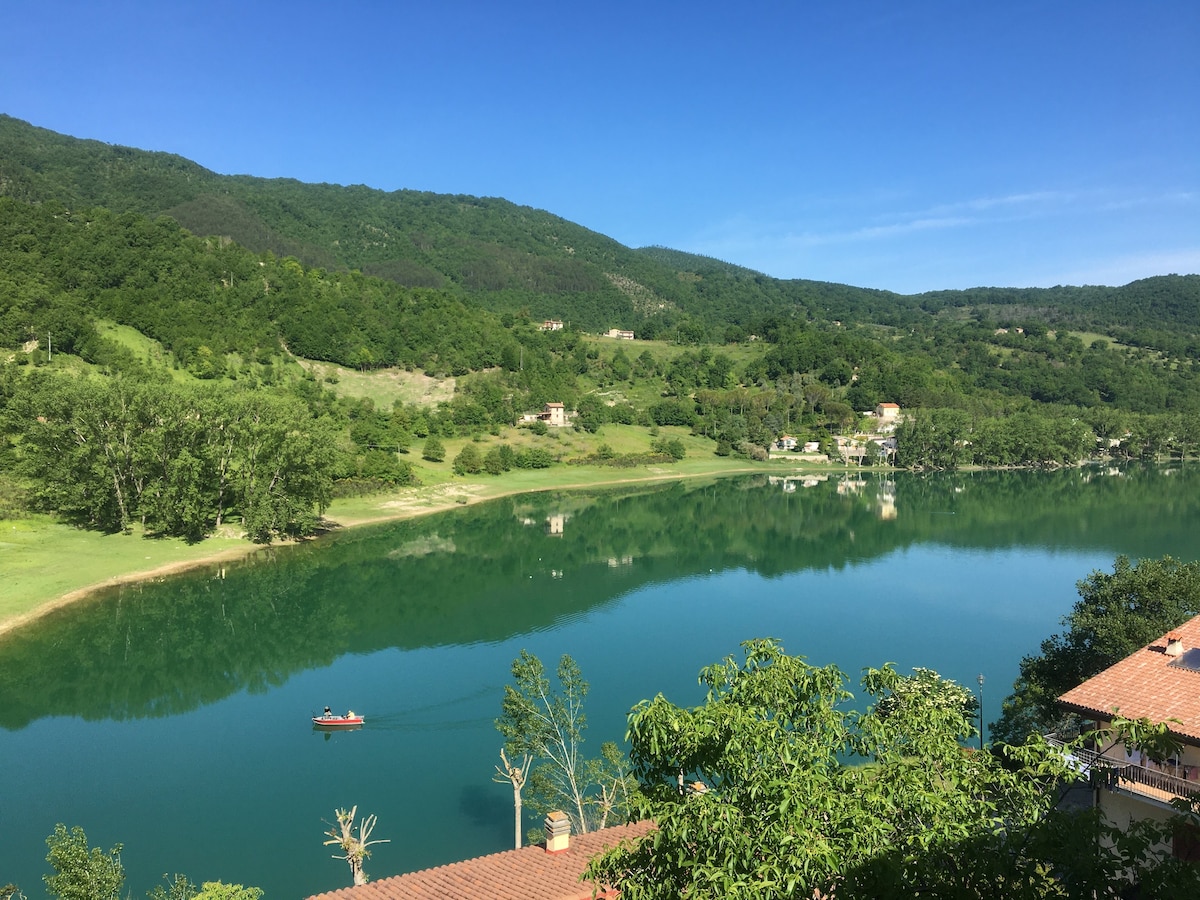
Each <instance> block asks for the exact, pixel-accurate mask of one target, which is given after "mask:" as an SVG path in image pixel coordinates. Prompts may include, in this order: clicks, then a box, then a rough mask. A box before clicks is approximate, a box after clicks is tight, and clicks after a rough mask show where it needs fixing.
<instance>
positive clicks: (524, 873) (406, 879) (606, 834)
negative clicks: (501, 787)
mask: <svg viewBox="0 0 1200 900" xmlns="http://www.w3.org/2000/svg"><path fill="white" fill-rule="evenodd" d="M652 825H653V823H652V822H634V823H632V824H629V825H617V826H614V827H612V828H605V829H602V830H600V831H592V832H589V833H588V834H573V835H571V845H570V847H569V848H568V849H566V850H564V851H562V852H560V853H547V852H546V850H545V847H544V846H543V845H541V844H537V845H535V846H532V847H522V848H521V849H520V850H508V851H505V852H503V853H493V854H491V855H490V856H480V857H477V858H475V859H468V860H464V861H462V862H456V863H450V864H449V865H445V866H437V867H436V868H433V869H423V870H421V871H420V872H410V873H408V874H407V875H396V876H395V877H392V878H380V879H379V880H377V881H369V882H367V883H366V884H364V885H360V886H358V887H346V888H341V889H339V890H336V891H328V892H326V893H324V894H316V895H315V896H313V897H310V898H309V900H591V898H592V883H591V882H590V881H581V880H580V878H581V877H582V875H583V871H584V869H585V868H587V863H588V860H589V859H591V858H592V857H593V856H595V855H596V854H597V853H599V852H600V851H601V850H605V849H607V848H609V847H614V846H616V845H617V844H619V843H620V842H621V841H623V840H633V839H634V838H637V837H640V836H641V835H643V834H645V833H646V832H647V831H649V830H650V828H651V827H652ZM601 896H604V895H603V894H601Z"/></svg>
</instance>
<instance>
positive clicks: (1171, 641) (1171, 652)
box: [1163, 634, 1183, 656]
mask: <svg viewBox="0 0 1200 900" xmlns="http://www.w3.org/2000/svg"><path fill="white" fill-rule="evenodd" d="M1163 652H1164V653H1166V654H1167V656H1183V639H1182V638H1181V637H1179V635H1177V634H1169V635H1167V649H1166V650H1165V651H1163Z"/></svg>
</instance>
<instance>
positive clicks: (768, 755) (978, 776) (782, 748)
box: [589, 640, 1200, 900]
mask: <svg viewBox="0 0 1200 900" xmlns="http://www.w3.org/2000/svg"><path fill="white" fill-rule="evenodd" d="M743 647H744V650H745V660H744V662H739V661H737V660H735V659H734V658H732V657H727V658H726V659H725V660H723V661H722V662H719V663H717V664H715V665H712V666H709V667H708V668H706V669H704V670H703V671H702V673H701V676H700V681H701V683H702V684H704V685H706V686H707V688H708V695H707V698H706V700H705V702H704V703H703V704H701V705H700V706H697V707H694V708H690V709H688V708H682V707H679V706H676V705H675V704H673V703H671V702H670V701H668V700H667V699H666V698H664V697H663V696H662V695H659V696H657V697H655V698H654V699H653V700H650V701H643V702H642V703H640V704H639V705H638V706H637V707H635V708H634V710H633V711H632V712H631V714H630V717H629V735H628V737H629V741H630V744H631V750H630V757H631V761H632V764H633V768H634V771H635V773H636V775H637V777H638V779H639V781H640V783H641V786H642V792H643V793H642V796H641V798H640V801H639V802H640V808H639V809H638V811H637V812H638V813H639V814H640V815H641V816H642V817H645V818H652V819H653V820H654V821H655V823H656V825H657V828H656V830H655V831H653V832H651V833H650V834H649V835H647V836H646V837H645V838H643V839H641V840H640V841H639V842H638V843H636V844H635V845H632V846H623V847H619V848H616V849H614V850H611V851H609V852H608V853H606V854H604V855H603V856H601V857H598V858H597V859H596V860H594V861H593V862H592V864H591V867H590V869H589V877H590V878H592V879H594V880H595V881H597V882H603V883H608V884H612V885H615V886H617V887H618V888H619V889H620V891H621V896H622V897H623V898H625V900H644V898H678V897H694V898H699V897H714V898H715V897H721V898H750V897H754V898H761V897H797V898H800V897H803V898H812V897H818V896H826V897H837V898H846V897H852V898H859V897H915V896H921V897H995V896H1005V897H1010V898H1022V897H1083V896H1087V897H1093V896H1115V895H1116V894H1115V892H1116V891H1117V890H1118V889H1119V888H1122V887H1126V888H1127V887H1129V885H1130V881H1129V880H1127V879H1128V878H1130V877H1132V878H1133V879H1134V880H1136V881H1137V882H1140V884H1141V885H1142V889H1143V890H1149V891H1150V893H1149V894H1148V896H1164V895H1166V894H1165V892H1166V891H1167V890H1178V889H1184V890H1186V889H1188V888H1190V889H1191V890H1193V891H1194V890H1195V889H1196V887H1197V886H1200V876H1198V874H1197V872H1196V871H1195V870H1194V869H1191V868H1188V867H1187V866H1186V865H1185V864H1181V863H1179V862H1178V861H1176V860H1174V859H1173V858H1172V857H1171V856H1170V841H1169V837H1170V834H1171V831H1170V830H1169V829H1170V826H1160V825H1151V824H1148V823H1146V824H1139V825H1137V826H1136V827H1133V828H1131V829H1129V830H1128V831H1126V832H1121V831H1120V830H1118V829H1115V828H1113V827H1111V826H1109V825H1106V824H1105V823H1104V822H1102V821H1101V820H1100V819H1099V818H1098V815H1097V814H1096V813H1094V812H1085V813H1068V812H1063V811H1059V810H1057V809H1056V804H1057V801H1058V799H1059V796H1060V791H1059V788H1060V786H1061V785H1062V784H1064V782H1066V781H1067V780H1068V778H1069V776H1070V775H1071V773H1070V771H1069V769H1068V767H1067V760H1066V758H1065V757H1064V755H1063V753H1062V752H1061V750H1055V749H1052V748H1050V747H1049V746H1048V745H1046V744H1045V743H1044V742H1043V741H1041V740H1040V738H1035V739H1034V741H1032V742H1031V743H1029V744H1028V745H1024V746H1020V747H1011V748H1005V753H1006V755H1005V756H1004V757H1001V756H998V755H995V754H993V753H989V752H976V751H973V750H971V749H969V748H968V747H967V746H966V745H967V744H968V743H969V742H970V739H971V738H972V737H973V736H976V735H977V734H978V732H977V730H976V728H975V724H974V722H975V716H976V712H977V707H976V704H975V701H974V698H973V696H972V695H971V693H970V691H968V690H967V689H966V688H964V687H962V686H961V685H958V684H955V683H954V682H951V681H947V680H945V679H942V678H940V677H939V676H938V675H937V674H936V673H934V672H932V671H929V670H923V669H918V670H916V671H915V672H914V673H913V674H912V675H907V676H906V675H901V674H899V673H898V672H896V671H895V670H894V669H893V668H892V667H891V666H884V667H883V668H880V669H868V670H866V671H865V672H864V674H863V677H862V688H863V692H864V696H863V697H860V698H855V697H854V696H853V695H852V694H851V693H850V691H849V690H848V689H847V677H846V675H844V674H843V673H842V672H841V671H839V670H838V669H837V668H836V667H834V666H826V667H823V668H821V667H815V666H812V665H809V664H808V663H806V662H805V661H804V660H803V659H802V658H800V657H796V656H788V655H787V654H786V653H784V651H783V649H782V647H780V646H779V645H778V644H777V643H776V642H774V641H771V640H757V641H750V642H747V643H745V644H744V645H743ZM1125 727H1127V728H1130V729H1133V730H1135V731H1137V739H1139V740H1144V741H1148V740H1151V739H1152V736H1153V735H1155V734H1158V735H1161V734H1163V733H1164V732H1163V731H1162V730H1161V729H1159V730H1157V731H1156V730H1155V729H1152V728H1149V727H1148V726H1147V723H1125ZM1100 739H1107V740H1112V739H1113V736H1112V735H1107V736H1100ZM1180 815H1184V813H1183V812H1182V811H1181V812H1180ZM1190 815H1191V816H1192V819H1193V821H1194V819H1195V816H1194V813H1191V814H1190ZM1164 840H1165V841H1166V842H1165V845H1164V844H1163V843H1162V841H1164ZM1102 847H1108V848H1111V849H1108V850H1101V849H1100V848H1102Z"/></svg>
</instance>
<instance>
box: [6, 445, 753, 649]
mask: <svg viewBox="0 0 1200 900" xmlns="http://www.w3.org/2000/svg"><path fill="white" fill-rule="evenodd" d="M762 471H763V469H761V468H745V469H740V468H739V469H722V470H720V471H714V472H687V473H672V472H669V471H666V470H664V471H662V472H659V473H655V474H651V475H645V476H642V477H638V478H621V479H615V480H613V481H604V482H588V483H583V484H562V485H552V486H547V487H539V488H535V489H532V490H529V489H521V488H514V489H512V490H500V491H493V490H491V489H490V488H491V487H492V485H485V484H478V483H467V484H462V485H442V486H441V487H440V488H438V489H436V490H435V491H434V492H433V493H432V494H424V495H416V494H411V495H399V496H392V497H390V498H388V499H382V498H381V503H380V507H379V510H380V511H379V515H375V516H358V517H353V518H351V517H342V518H339V519H336V520H332V519H331V520H327V524H328V531H343V530H345V529H347V528H358V527H361V526H364V525H380V524H383V523H386V522H395V521H401V520H404V519H415V518H418V517H420V516H426V515H431V514H433V513H439V512H447V511H448V510H452V509H460V508H462V507H463V506H471V505H474V504H476V503H482V502H485V501H488V500H499V499H501V498H503V497H511V496H514V495H516V494H528V493H542V492H545V491H560V490H561V491H567V490H582V489H588V488H598V489H599V488H605V487H610V486H612V487H617V486H620V485H623V484H637V483H643V482H654V481H681V480H685V479H692V478H712V477H721V476H724V475H745V474H749V473H754V472H762ZM294 543H296V542H295V541H279V542H276V543H275V544H273V545H271V546H274V547H286V546H289V545H291V544H294ZM264 549H266V548H265V547H264V545H262V544H252V543H249V542H247V543H246V545H245V546H244V547H232V548H225V549H223V550H218V551H216V552H214V553H212V554H210V555H207V556H202V557H196V558H193V559H187V560H178V561H176V562H170V563H166V564H164V565H161V566H156V567H154V568H152V569H144V570H141V571H136V572H128V573H122V574H120V575H114V576H113V577H111V578H106V579H104V580H103V581H99V582H96V583H94V584H90V585H86V586H84V587H81V588H77V589H75V590H73V591H70V592H69V593H66V594H63V595H62V596H60V597H57V598H55V599H53V600H48V601H46V602H45V603H42V604H39V605H38V606H36V607H34V608H33V609H31V610H28V611H27V612H24V613H20V614H19V615H16V616H10V617H9V618H7V619H4V620H2V621H0V636H3V635H4V634H6V633H8V632H11V631H15V630H17V629H19V628H22V627H24V626H26V625H28V624H29V623H31V622H34V621H36V620H37V619H40V618H42V617H43V616H45V615H48V614H49V613H52V612H54V611H55V610H58V609H62V608H63V607H66V606H70V605H71V604H73V603H78V602H80V601H82V600H86V599H88V598H89V597H91V596H92V595H94V594H96V593H97V592H98V591H102V590H104V589H105V588H110V587H115V586H117V585H122V584H135V583H137V582H139V581H151V580H153V579H155V578H163V577H165V576H168V575H177V574H179V573H180V572H186V571H188V570H190V569H199V568H203V567H205V566H211V565H213V564H215V563H220V562H227V561H233V560H239V559H245V558H246V557H248V556H253V555H254V554H255V553H258V552H260V551H262V550H264Z"/></svg>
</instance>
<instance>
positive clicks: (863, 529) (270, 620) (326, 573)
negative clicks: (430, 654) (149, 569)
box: [0, 469, 1200, 728]
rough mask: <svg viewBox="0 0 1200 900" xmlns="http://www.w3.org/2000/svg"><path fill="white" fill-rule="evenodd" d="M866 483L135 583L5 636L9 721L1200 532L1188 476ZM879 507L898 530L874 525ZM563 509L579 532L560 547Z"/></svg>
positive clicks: (0, 662)
mask: <svg viewBox="0 0 1200 900" xmlns="http://www.w3.org/2000/svg"><path fill="white" fill-rule="evenodd" d="M855 477H856V478H858V476H855ZM863 480H864V481H865V484H862V485H860V486H854V487H853V489H850V490H843V491H841V492H839V491H838V479H837V478H832V479H830V480H828V481H825V482H820V483H817V484H815V485H812V486H811V487H796V488H794V489H786V490H785V489H784V487H783V485H781V484H779V483H771V482H770V481H769V480H768V478H766V477H765V476H762V477H758V476H756V477H750V478H737V479H718V480H714V481H711V482H707V483H702V484H697V483H688V482H677V483H670V484H662V485H655V486H647V487H640V488H638V489H635V490H610V491H605V492H588V493H556V492H549V493H544V494H536V495H526V496H522V497H517V498H510V499H507V500H500V501H496V502H493V503H489V504H485V505H481V506H477V507H472V508H470V509H464V510H458V511H455V512H453V513H450V514H445V515H439V516H435V517H430V518H425V519H421V520H416V521H412V522H404V523H397V524H394V525H388V526H380V527H375V528H369V529H361V530H354V531H349V532H345V533H342V534H338V535H334V536H331V537H330V538H329V539H328V540H323V541H320V542H315V543H313V544H309V545H306V546H302V547H298V548H290V549H286V550H275V551H272V552H266V553H263V554H259V555H257V556H255V557H253V558H251V559H250V560H248V561H247V562H245V563H243V564H241V565H235V566H228V565H226V566H224V568H221V569H218V568H213V569H212V570H208V571H202V572H197V573H192V574H189V575H186V576H181V577H177V578H172V579H168V580H163V581H159V582H153V583H148V584H142V585H135V586H129V587H124V588H121V589H118V590H115V591H114V592H113V593H111V594H110V595H108V596H106V597H103V598H101V599H98V600H96V601H94V602H89V603H86V604H82V605H79V606H77V607H74V608H70V609H66V610H62V611H60V612H58V613H56V614H55V615H53V616H51V617H49V618H47V619H45V620H43V621H40V622H38V623H35V624H34V625H32V626H30V627H27V628H25V629H23V630H21V631H18V632H16V633H15V634H13V635H11V636H9V637H8V638H7V639H6V640H4V641H3V642H2V643H0V689H2V690H3V692H4V696H5V697H6V698H7V702H6V704H5V706H4V707H3V709H0V724H2V725H3V726H4V727H7V728H15V727H21V726H23V725H25V724H27V723H28V722H30V721H32V720H34V719H36V718H38V717H41V716H47V715H78V716H82V717H84V718H106V717H113V718H129V717H139V716H156V715H168V714H172V713H177V712H182V711H186V710H189V709H193V708H196V707H197V706H200V705H203V704H206V703H209V702H213V701H216V700H220V699H222V698H224V697H226V696H229V695H230V694H232V693H234V692H236V691H238V690H242V689H246V690H250V691H262V690H266V689H268V688H270V687H271V686H273V685H278V684H281V683H282V682H283V681H284V680H286V679H287V678H288V677H290V676H292V675H293V674H295V673H297V672H299V671H303V670H305V669H309V668H313V667H318V666H325V665H328V664H329V663H331V662H332V661H333V660H335V659H336V658H337V657H338V656H340V655H342V654H344V653H348V652H358V653H362V652H369V651H372V650H376V649H380V648H385V647H399V648H416V647H428V646H437V645H444V644H461V643H471V642H475V641H499V640H504V639H506V638H508V637H511V636H513V635H516V634H521V633H526V632H529V631H532V630H537V629H544V628H547V627H550V626H551V625H552V624H553V623H554V622H555V621H556V620H558V619H559V618H560V617H564V616H572V615H576V614H578V613H579V612H581V611H584V610H587V609H590V608H593V607H596V606H599V605H602V604H605V603H608V602H611V601H612V600H613V599H614V598H616V597H618V596H620V595H622V594H624V593H626V592H628V591H630V590H634V589H636V588H638V587H641V586H643V585H646V584H649V583H653V582H661V581H672V580H675V579H680V578H686V577H691V576H695V575H697V574H701V573H705V574H706V573H708V572H709V571H710V570H711V571H714V572H720V571H723V570H728V569H746V570H750V571H753V572H756V573H758V574H761V575H763V576H766V577H772V576H778V575H782V574H784V573H788V572H795V571H800V570H806V569H817V570H827V569H839V568H842V567H845V566H848V565H854V564H856V563H859V562H863V561H869V560H872V559H876V558H879V557H881V556H883V555H885V554H888V553H891V552H893V551H895V550H897V549H901V548H904V547H907V546H911V545H914V544H920V543H928V542H938V543H943V544H947V545H953V546H959V547H980V548H992V547H996V546H1038V547H1047V548H1056V549H1093V550H1094V549H1100V550H1104V551H1111V552H1113V553H1116V552H1125V553H1129V554H1131V555H1134V556H1138V555H1154V556H1160V555H1162V553H1163V552H1164V550H1163V547H1164V546H1165V547H1170V546H1172V540H1171V536H1172V535H1178V534H1186V533H1188V530H1189V529H1192V530H1194V529H1196V527H1197V526H1198V525H1200V522H1198V519H1200V491H1198V490H1197V477H1196V476H1195V475H1194V474H1193V473H1192V472H1191V471H1179V472H1174V473H1170V474H1168V473H1164V472H1163V471H1161V470H1154V469H1134V470H1130V471H1127V472H1126V473H1124V474H1122V475H1121V476H1119V477H1109V476H1107V475H1105V474H1104V473H1103V472H1102V471H1101V470H1096V469H1085V470H1067V471H1062V472H1054V473H1045V472H977V473H945V474H937V475H928V476H918V475H907V474H894V475H893V474H891V473H888V474H887V475H886V476H884V475H882V474H880V475H874V474H868V475H866V476H865V477H863ZM881 497H886V498H894V505H895V510H896V515H895V518H885V517H884V518H881V517H880V514H879V510H880V498H881ZM557 515H562V516H564V517H565V523H566V524H565V527H564V529H563V533H562V534H561V535H553V536H551V535H550V534H548V533H547V528H546V525H545V523H546V522H547V520H548V519H550V518H551V517H553V516H557ZM1085 574H1086V573H1083V572H1081V573H1080V576H1081V577H1082V576H1083V575H1085ZM222 576H223V577H222Z"/></svg>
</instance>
